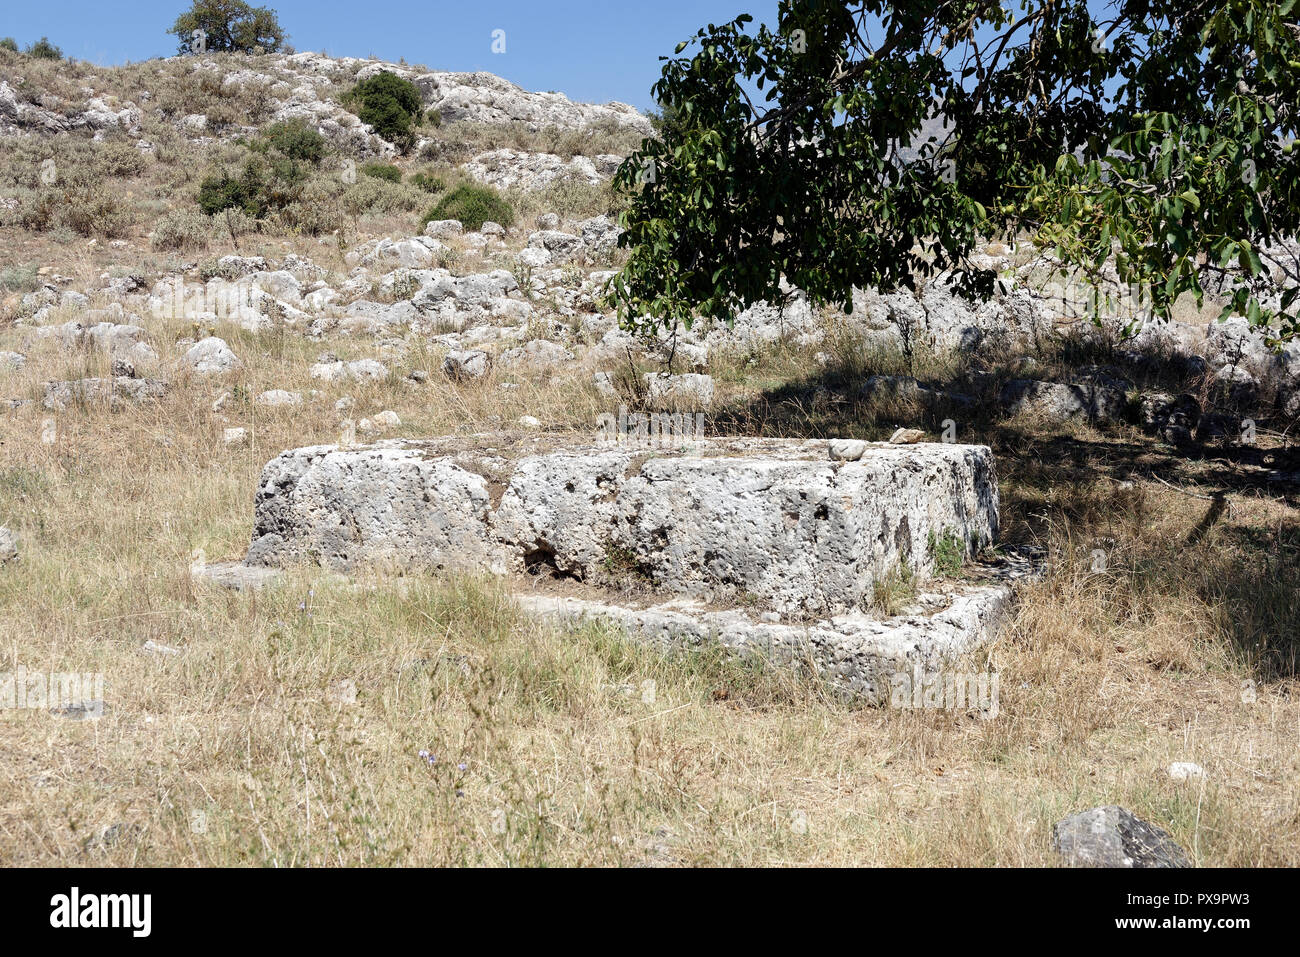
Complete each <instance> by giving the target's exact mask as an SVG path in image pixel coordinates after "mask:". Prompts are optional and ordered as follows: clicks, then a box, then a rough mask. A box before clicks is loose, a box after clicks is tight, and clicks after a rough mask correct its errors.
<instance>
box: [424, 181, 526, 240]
mask: <svg viewBox="0 0 1300 957" xmlns="http://www.w3.org/2000/svg"><path fill="white" fill-rule="evenodd" d="M437 219H458V220H460V222H461V224H462V225H463V226H464V227H465V228H466V229H468V230H475V229H479V228H481V227H482V226H483V224H484V223H487V222H492V223H499V224H501V225H502V226H510V225H513V224H514V221H515V211H514V209H513V208H512V207H511V205H510V204H509V203H508V202H506V200H505V199H504V198H503V197H502V196H501V194H500V193H498V192H497V191H496V190H495V189H493V188H492V187H491V186H475V185H472V184H470V183H465V184H463V185H461V186H457V187H456V188H455V189H453V190H452V191H451V192H450V193H448V194H447V195H446V196H444V197H443V198H442V199H441V200H439V201H438V203H437V204H436V205H435V206H434V207H433V208H432V209H430V210H429V211H428V212H427V213H425V214H424V219H422V220H421V221H420V225H421V227H423V226H424V225H425V224H426V223H430V222H433V221H434V220H437Z"/></svg>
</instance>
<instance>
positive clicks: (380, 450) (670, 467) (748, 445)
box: [246, 438, 998, 616]
mask: <svg viewBox="0 0 1300 957" xmlns="http://www.w3.org/2000/svg"><path fill="white" fill-rule="evenodd" d="M462 442H463V440H462ZM997 531H998V497H997V481H996V475H995V472H994V466H993V457H992V453H991V452H990V451H989V450H988V449H987V448H985V447H982V446H969V445H953V444H923V445H909V446H894V445H886V444H878V445H877V444H873V445H870V446H869V447H868V449H867V452H866V454H864V455H863V457H862V458H861V459H860V460H858V461H855V462H839V461H831V460H830V458H829V455H828V452H827V443H826V442H821V441H811V442H804V441H793V440H755V439H745V440H735V441H727V440H716V439H715V440H706V441H702V442H700V443H698V445H697V447H696V449H695V450H693V451H688V450H647V449H645V448H641V447H637V448H629V447H619V446H612V445H604V446H602V445H595V446H592V445H587V446H574V447H570V448H561V449H559V450H556V449H555V448H554V441H553V440H552V442H551V448H550V450H548V451H538V450H537V449H535V448H534V447H530V444H529V443H528V442H526V441H520V440H503V441H500V442H494V441H493V440H492V439H491V438H488V439H486V440H480V441H479V442H478V443H477V447H475V448H464V447H462V448H460V449H456V448H455V443H454V442H452V441H448V440H435V441H430V442H400V441H396V442H385V443H379V444H376V445H373V446H365V447H359V448H348V449H340V448H337V447H334V446H317V447H313V448H302V449H295V450H292V451H289V452H285V453H284V454H282V455H280V456H279V457H278V458H276V459H274V460H273V461H271V462H270V463H269V464H268V465H267V466H266V468H265V469H264V471H263V473H262V477H261V481H260V484H259V488H258V491H257V497H256V518H255V528H254V536H253V543H252V545H251V547H250V548H249V551H248V556H247V559H246V562H247V563H248V564H250V565H280V564H284V563H287V562H296V561H302V560H310V561H315V562H319V563H320V564H323V565H325V566H328V567H330V568H333V569H336V570H347V569H349V568H352V567H353V566H355V565H356V564H358V563H362V562H380V563H384V564H388V565H392V566H396V567H400V568H404V569H406V568H422V567H423V568H432V569H451V568H458V569H467V570H475V569H488V570H493V571H497V572H505V571H509V570H522V569H523V568H525V567H530V566H531V567H538V566H549V567H550V568H553V569H554V571H555V572H558V573H560V574H562V575H567V576H571V577H573V578H575V579H578V580H581V581H584V582H593V581H596V582H598V581H606V580H609V579H610V578H611V576H613V577H619V576H635V577H637V578H639V579H641V580H643V581H644V582H645V583H646V584H647V585H648V586H650V587H652V588H653V589H654V590H655V591H657V592H661V593H663V594H665V595H666V596H691V597H694V598H697V599H701V600H704V601H708V602H713V603H719V602H721V603H740V604H744V605H746V606H750V607H758V608H764V609H771V610H773V611H777V612H780V613H782V614H786V615H795V616H813V615H835V614H840V613H843V612H848V611H852V610H854V609H858V608H861V607H863V606H864V604H869V603H870V602H871V600H872V596H873V593H874V589H875V586H876V583H877V582H879V581H880V580H881V579H882V578H884V577H886V576H888V575H891V574H896V573H898V572H899V571H901V570H902V569H904V568H905V569H907V570H910V572H911V573H912V574H913V575H914V576H915V577H916V579H917V580H920V581H923V580H925V579H926V578H928V577H929V576H930V574H931V572H932V570H933V559H932V555H931V545H932V542H933V541H935V540H936V539H947V540H949V541H951V542H952V543H954V545H955V547H957V548H958V549H960V551H961V552H962V553H963V554H964V555H969V554H972V553H974V552H976V551H978V550H979V549H981V548H983V547H984V546H987V545H990V544H992V543H993V542H994V541H995V540H996V538H997Z"/></svg>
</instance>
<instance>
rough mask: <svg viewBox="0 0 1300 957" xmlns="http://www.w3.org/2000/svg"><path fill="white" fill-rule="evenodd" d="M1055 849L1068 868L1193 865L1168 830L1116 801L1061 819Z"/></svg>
mask: <svg viewBox="0 0 1300 957" xmlns="http://www.w3.org/2000/svg"><path fill="white" fill-rule="evenodd" d="M1052 848H1053V850H1055V851H1056V852H1057V853H1058V854H1060V856H1061V859H1062V861H1063V862H1064V863H1065V864H1066V865H1067V866H1068V867H1190V866H1191V863H1190V861H1188V859H1187V854H1186V852H1185V851H1183V849H1182V848H1181V847H1179V846H1178V845H1177V844H1176V843H1174V839H1173V838H1172V837H1170V836H1169V834H1168V832H1166V831H1164V830H1162V829H1161V828H1158V827H1156V826H1155V825H1154V824H1149V823H1147V822H1146V821H1144V820H1142V819H1141V818H1139V817H1137V816H1136V815H1134V814H1133V813H1132V812H1131V811H1128V810H1125V809H1124V808H1122V807H1119V806H1117V805H1114V804H1111V805H1108V806H1106V807H1095V808H1092V809H1090V810H1087V811H1080V812H1078V813H1077V814H1071V815H1070V816H1069V817H1067V818H1065V819H1063V820H1061V821H1058V822H1057V824H1056V826H1055V827H1053V828H1052Z"/></svg>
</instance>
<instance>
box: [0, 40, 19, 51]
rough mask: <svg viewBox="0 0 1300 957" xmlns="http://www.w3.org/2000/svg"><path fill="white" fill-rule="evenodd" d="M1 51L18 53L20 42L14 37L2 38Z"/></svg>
mask: <svg viewBox="0 0 1300 957" xmlns="http://www.w3.org/2000/svg"><path fill="white" fill-rule="evenodd" d="M0 50H8V51H9V52H10V53H17V52H18V41H17V40H15V39H14V38H13V37H0Z"/></svg>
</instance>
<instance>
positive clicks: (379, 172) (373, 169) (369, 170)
mask: <svg viewBox="0 0 1300 957" xmlns="http://www.w3.org/2000/svg"><path fill="white" fill-rule="evenodd" d="M361 172H362V173H364V174H365V175H367V176H371V177H374V178H375V179H382V180H385V181H387V182H389V183H400V182H401V181H402V171H401V170H400V169H398V168H397V167H396V166H389V165H388V164H387V163H367V164H366V165H365V166H363V167H361Z"/></svg>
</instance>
